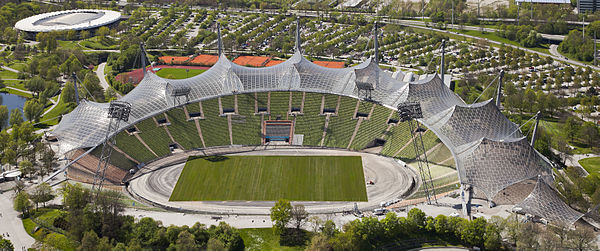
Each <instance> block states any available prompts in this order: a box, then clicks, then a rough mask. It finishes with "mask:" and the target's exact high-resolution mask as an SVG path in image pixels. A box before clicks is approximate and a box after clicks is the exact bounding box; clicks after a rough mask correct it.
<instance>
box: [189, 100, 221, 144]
mask: <svg viewBox="0 0 600 251" xmlns="http://www.w3.org/2000/svg"><path fill="white" fill-rule="evenodd" d="M192 106H193V105H192ZM202 110H203V112H204V119H201V120H199V121H198V123H199V124H200V128H201V129H202V137H203V138H204V142H205V143H206V146H207V147H211V146H224V145H230V144H231V142H229V125H228V123H227V117H223V116H220V114H219V104H218V101H217V99H216V98H215V99H209V100H206V101H202Z"/></svg>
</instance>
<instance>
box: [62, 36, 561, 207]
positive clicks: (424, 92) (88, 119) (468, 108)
mask: <svg viewBox="0 0 600 251" xmlns="http://www.w3.org/2000/svg"><path fill="white" fill-rule="evenodd" d="M297 40H298V39H297ZM220 44H221V43H220V42H219V45H220ZM297 44H298V41H297ZM219 48H221V46H219ZM219 51H220V53H219V55H220V57H219V60H218V61H217V63H216V64H215V65H214V66H213V67H212V68H210V69H209V70H207V71H206V72H204V73H203V74H200V75H197V76H195V77H192V78H188V79H181V80H168V79H163V78H160V77H158V76H156V75H155V74H154V73H152V72H148V73H147V75H146V76H145V77H144V79H143V80H142V81H141V83H140V84H139V85H138V86H137V87H136V88H135V89H134V90H133V91H131V92H130V93H128V94H127V95H125V96H124V97H122V98H121V99H120V100H122V101H127V102H129V103H131V105H132V110H131V117H130V120H129V121H128V122H127V123H121V127H120V130H124V129H125V128H128V127H129V126H131V125H133V124H135V123H137V122H139V121H142V120H144V119H146V118H150V117H152V116H154V115H156V114H160V113H163V112H165V111H167V110H169V109H172V108H174V106H175V102H174V100H173V97H172V96H170V95H169V94H168V93H170V91H169V90H172V89H178V88H186V89H189V90H190V92H189V95H188V102H189V103H194V102H198V101H202V100H206V99H212V98H215V97H220V96H225V95H232V94H239V93H252V92H262V91H301V92H319V93H331V94H336V95H343V96H349V97H354V98H361V97H360V96H359V88H358V84H364V83H368V84H370V85H371V86H372V87H373V91H372V99H373V100H377V101H378V102H380V103H381V104H382V105H384V106H387V107H390V108H392V109H397V106H398V105H399V104H400V103H403V102H418V103H420V104H421V108H422V112H423V116H424V118H423V119H421V120H420V121H421V122H422V123H423V124H425V125H426V126H427V127H429V128H430V129H431V130H432V131H433V132H434V133H435V134H436V135H437V136H438V137H439V138H440V140H442V142H443V143H444V144H446V146H448V148H449V149H450V151H451V152H452V154H453V156H454V159H455V161H456V166H457V169H458V174H459V179H460V182H461V183H462V184H467V185H471V186H473V187H476V188H478V189H481V190H482V191H483V192H484V193H485V194H486V196H487V197H488V199H490V200H491V199H492V198H493V197H494V196H495V195H496V194H497V193H498V192H499V191H501V190H502V189H504V188H506V187H508V186H510V185H512V184H515V183H517V182H520V181H523V180H527V179H531V178H535V177H536V176H538V175H541V176H543V177H544V178H545V179H548V180H549V181H551V180H552V176H551V167H550V164H549V162H548V161H547V160H546V159H545V158H544V157H543V156H542V155H541V154H539V153H538V152H537V151H536V150H535V149H534V148H533V147H532V146H531V145H530V144H528V143H527V141H526V138H524V137H523V135H522V134H521V132H520V131H519V128H518V127H517V126H516V125H515V124H513V123H512V122H510V121H509V120H508V119H507V118H506V117H504V115H502V113H501V112H500V110H499V109H498V108H497V107H496V106H495V104H494V103H493V102H490V100H488V101H485V102H481V103H477V104H465V102H464V101H463V100H462V99H460V97H458V96H457V95H456V94H454V93H453V92H452V91H451V90H450V89H448V87H446V86H445V85H444V84H443V82H442V80H441V79H440V77H439V76H437V75H431V76H428V77H426V78H424V79H422V80H418V81H415V82H403V81H400V80H397V79H395V78H393V77H392V74H390V73H389V72H385V71H383V70H381V69H380V68H379V67H378V64H377V63H376V62H377V59H376V58H374V59H369V60H367V61H366V62H363V63H362V64H359V65H356V66H354V67H349V68H343V69H330V68H324V67H321V66H318V65H316V64H313V63H311V62H310V61H308V60H307V59H305V58H304V57H303V56H302V54H301V53H300V49H299V47H298V45H297V48H296V53H295V54H294V55H293V56H292V57H291V58H290V59H288V60H287V61H285V62H283V63H281V64H278V65H275V66H271V67H264V68H248V67H244V66H239V65H236V64H234V63H232V62H230V61H229V60H228V59H227V58H226V57H225V56H224V55H223V54H222V53H221V50H219ZM107 107H108V104H100V103H95V102H89V101H85V102H82V103H81V104H80V105H79V106H78V107H77V108H75V110H73V112H71V113H70V114H67V115H65V116H64V117H63V119H62V121H61V122H60V124H59V125H58V126H57V127H56V129H55V130H54V131H53V132H52V133H53V134H54V135H55V136H56V137H57V138H58V139H59V140H60V141H61V142H62V148H66V149H64V150H66V151H69V150H73V149H79V148H84V147H93V146H96V145H99V144H101V143H102V142H103V140H104V137H105V135H106V128H107V124H108V118H107V116H106V114H107ZM556 203H559V202H556ZM565 206H566V205H565Z"/></svg>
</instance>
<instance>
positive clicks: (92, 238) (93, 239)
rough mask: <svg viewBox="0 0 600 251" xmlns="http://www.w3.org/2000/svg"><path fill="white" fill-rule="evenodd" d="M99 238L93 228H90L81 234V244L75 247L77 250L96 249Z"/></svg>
mask: <svg viewBox="0 0 600 251" xmlns="http://www.w3.org/2000/svg"><path fill="white" fill-rule="evenodd" d="M99 241H100V239H99V238H98V235H97V234H96V232H94V230H90V231H88V232H85V234H83V238H82V239H81V245H80V246H79V247H78V248H77V250H78V251H88V250H96V246H98V242H99Z"/></svg>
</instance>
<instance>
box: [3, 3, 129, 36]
mask: <svg viewBox="0 0 600 251" xmlns="http://www.w3.org/2000/svg"><path fill="white" fill-rule="evenodd" d="M120 18H121V13H119V12H116V11H112V10H91V9H89V10H88V9H85V10H65V11H57V12H49V13H43V14H39V15H35V16H31V17H28V18H25V19H21V20H19V21H18V22H17V23H16V24H15V28H17V29H18V30H21V31H27V32H50V31H63V30H87V29H93V28H98V27H101V26H105V25H109V24H112V23H114V22H116V21H118V20H119V19H120Z"/></svg>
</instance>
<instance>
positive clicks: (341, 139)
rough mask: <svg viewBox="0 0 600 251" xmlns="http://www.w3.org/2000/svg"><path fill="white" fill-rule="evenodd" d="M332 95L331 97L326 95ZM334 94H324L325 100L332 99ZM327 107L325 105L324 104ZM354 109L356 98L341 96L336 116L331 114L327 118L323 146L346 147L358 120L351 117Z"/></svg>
mask: <svg viewBox="0 0 600 251" xmlns="http://www.w3.org/2000/svg"><path fill="white" fill-rule="evenodd" d="M328 96H333V97H328ZM335 97H337V96H335V95H329V94H326V95H325V101H326V103H327V100H331V99H334V98H335ZM326 107H327V106H326ZM355 109H356V99H354V98H349V97H342V98H341V101H340V108H339V111H338V114H337V116H332V117H331V118H330V119H329V125H328V126H327V134H325V141H324V144H323V146H328V147H338V148H346V147H347V146H348V143H350V138H351V137H352V133H353V132H354V129H355V127H356V123H357V122H358V120H356V119H352V117H353V115H354V110H355Z"/></svg>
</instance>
